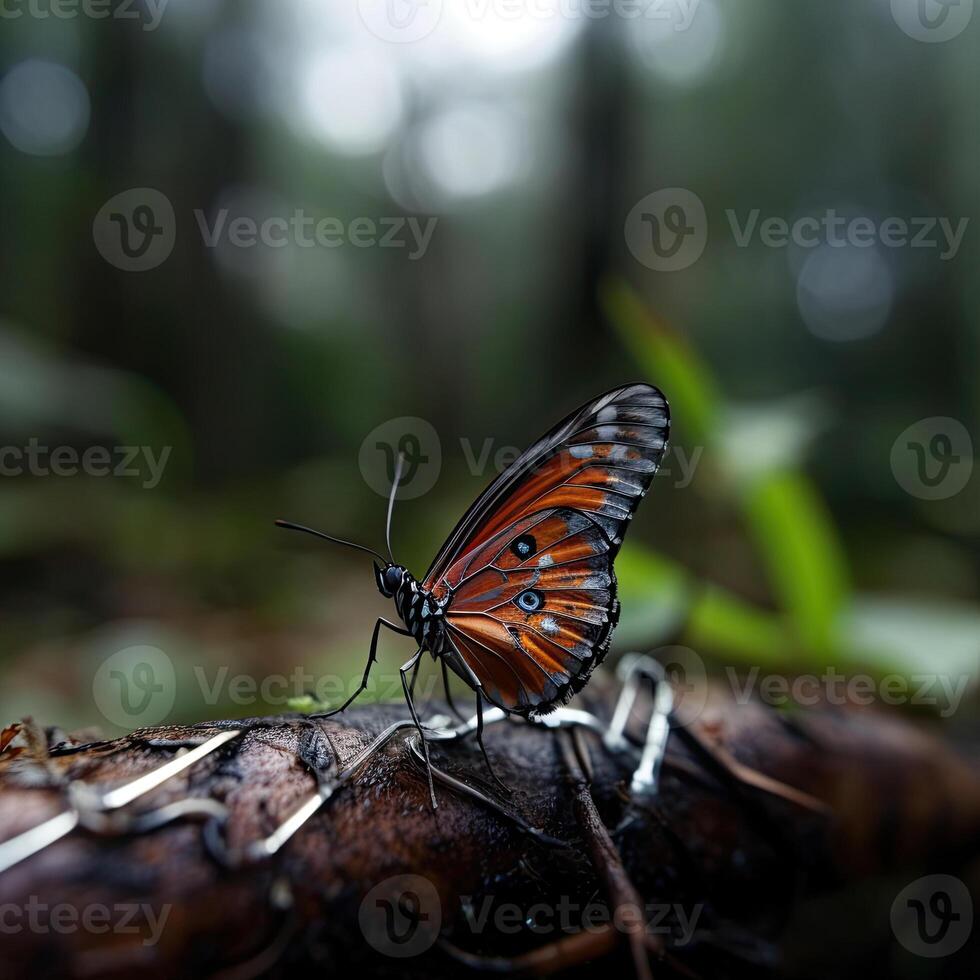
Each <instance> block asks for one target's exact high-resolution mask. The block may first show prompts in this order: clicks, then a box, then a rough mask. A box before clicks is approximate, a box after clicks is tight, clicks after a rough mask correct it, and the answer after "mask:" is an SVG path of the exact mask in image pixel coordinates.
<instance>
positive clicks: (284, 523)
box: [276, 521, 385, 565]
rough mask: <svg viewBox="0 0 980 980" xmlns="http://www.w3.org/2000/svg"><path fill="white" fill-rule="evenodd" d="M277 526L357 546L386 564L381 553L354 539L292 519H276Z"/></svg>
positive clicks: (352, 546)
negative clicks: (314, 528) (346, 539)
mask: <svg viewBox="0 0 980 980" xmlns="http://www.w3.org/2000/svg"><path fill="white" fill-rule="evenodd" d="M276 527H284V528H286V529H287V530H289V531H302V532H303V533H304V534H312V535H314V537H317V538H323V539H324V540H326V541H333V543H334V544H342V545H344V546H345V547H347V548H357V550H358V551H366V552H367V553H368V554H369V555H374V557H375V558H377V559H378V561H380V562H381V564H382V565H384V564H385V560H384V558H382V557H381V555H379V554H378V553H377V552H376V551H374V550H373V549H372V548H365V547H364V545H363V544H355V543H354V542H353V541H345V540H344V539H343V538H335V537H334V536H333V535H332V534H324V533H323V531H314V530H313V528H311V527H304V526H303V525H302V524H293V523H292V522H291V521H276Z"/></svg>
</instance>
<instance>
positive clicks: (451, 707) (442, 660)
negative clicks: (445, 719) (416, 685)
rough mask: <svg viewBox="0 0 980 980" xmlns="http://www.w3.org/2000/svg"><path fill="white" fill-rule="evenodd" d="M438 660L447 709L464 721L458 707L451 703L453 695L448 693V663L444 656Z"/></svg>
mask: <svg viewBox="0 0 980 980" xmlns="http://www.w3.org/2000/svg"><path fill="white" fill-rule="evenodd" d="M439 662H440V664H441V665H442V686H443V689H444V690H445V692H446V704H448V705H449V710H450V711H451V712H452V713H453V714H454V715H455V716H456V717H457V718H458V719H459V720H460V721H464V722H465V721H466V719H465V718H464V717H463V715H462V713H461V712H460V710H459V708H457V707H456V705H455V704H453V696H452V694H450V693H449V665H448V664H447V663H446V658H445V657H440V658H439Z"/></svg>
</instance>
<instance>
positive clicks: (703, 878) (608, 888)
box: [0, 679, 980, 980]
mask: <svg viewBox="0 0 980 980" xmlns="http://www.w3.org/2000/svg"><path fill="white" fill-rule="evenodd" d="M603 683H604V679H600V680H599V681H597V683H596V684H595V688H596V690H594V691H592V690H590V691H589V692H586V693H587V695H588V696H586V697H582V698H580V699H578V701H577V703H576V706H579V707H588V708H590V709H591V710H594V711H595V713H596V714H597V715H599V716H600V717H606V718H608V715H609V711H610V704H611V700H612V694H613V693H614V692H611V691H609V690H608V689H606V690H603ZM405 715H406V712H405V710H404V708H403V707H401V706H374V707H365V708H355V709H352V710H350V711H349V712H347V713H346V714H345V715H344V716H343V717H342V718H334V719H330V720H317V721H312V720H308V719H305V718H302V717H298V716H287V717H282V718H267V719H253V720H250V721H249V722H247V723H246V722H242V721H240V720H239V721H234V722H215V723H210V724H200V725H195V726H191V727H167V728H158V729H152V730H143V731H138V732H135V733H133V734H132V735H130V736H127V737H125V738H122V739H119V740H116V741H112V742H98V743H91V744H87V745H75V744H72V743H71V742H70V741H69V742H60V743H59V742H58V738H59V736H51V735H49V737H48V738H49V742H50V744H49V746H48V749H49V751H48V754H47V758H44V755H45V750H44V748H43V747H42V746H38V745H34V746H33V747H31V748H27V749H24V748H21V749H20V750H19V751H14V749H15V747H16V745H17V744H18V742H17V741H14V742H11V743H10V745H9V746H8V748H7V750H6V751H5V752H4V753H3V754H0V840H4V839H8V838H10V837H12V836H13V835H15V834H18V833H20V832H21V831H24V830H26V829H28V828H30V827H32V826H34V825H36V824H38V823H40V822H41V821H42V820H44V819H46V818H48V817H51V816H53V815H55V814H56V813H58V812H60V811H61V810H63V809H64V808H65V799H66V796H65V784H66V782H67V781H68V780H84V781H85V782H86V783H90V784H91V783H99V784H100V785H106V786H111V785H117V784H120V783H123V782H125V781H127V780H129V779H132V778H133V777H134V776H136V775H139V774H141V773H144V772H147V771H150V770H152V769H154V768H155V767H157V766H159V765H161V764H162V763H164V762H166V761H168V760H169V759H172V758H174V757H175V753H176V752H177V751H178V750H179V748H180V746H182V745H191V744H196V743H198V742H200V741H201V740H202V738H206V737H208V736H209V735H212V734H214V733H215V732H217V731H220V730H222V729H224V728H228V727H239V728H241V727H244V728H245V729H247V730H246V731H245V734H244V735H243V736H242V737H241V738H240V739H237V740H234V741H231V742H229V743H228V744H226V745H224V746H222V747H221V748H220V749H219V750H218V751H216V752H215V753H214V754H212V755H209V756H208V757H206V758H205V759H203V760H201V761H200V762H198V763H196V764H195V765H194V767H193V768H191V769H190V770H189V771H188V772H186V773H184V774H182V775H180V776H178V777H176V778H174V779H172V780H170V781H169V782H167V783H165V784H164V785H163V786H161V787H160V788H159V789H156V790H154V791H153V792H152V793H151V794H150V795H148V796H147V797H146V798H144V799H141V800H140V801H138V802H137V803H136V804H134V805H133V806H132V807H131V808H130V809H131V810H134V811H136V812H141V811H146V812H149V811H152V810H156V809H157V808H159V807H160V806H163V805H166V804H168V803H173V802H176V801H179V800H183V799H185V798H187V797H193V798H205V799H214V800H218V801H221V802H223V803H224V804H225V805H226V806H227V807H228V810H229V815H228V819H227V821H226V823H225V824H224V825H221V824H219V823H218V822H214V821H213V822H212V823H211V824H210V825H207V824H206V822H205V821H204V820H202V819H180V820H177V821H174V822H173V823H170V824H167V825H166V826H163V827H161V828H159V829H156V830H153V831H151V832H147V833H143V834H138V835H133V834H126V835H118V834H112V833H103V834H98V833H93V832H91V831H88V830H76V831H75V832H73V833H72V834H71V835H69V836H68V837H67V838H66V839H64V840H61V841H59V842H58V843H56V844H54V845H52V846H51V847H49V848H47V849H46V850H44V851H42V852H41V853H39V854H37V855H35V856H34V857H32V858H29V859H28V860H26V861H24V862H22V863H20V864H18V865H16V866H14V867H13V868H11V869H10V870H8V871H6V872H5V873H3V874H2V875H0V929H2V931H3V936H2V948H3V959H4V971H3V972H4V976H5V977H8V978H14V977H33V978H37V977H44V976H77V977H132V976H134V975H136V974H137V971H138V975H140V976H141V977H144V978H146V980H152V978H157V977H161V978H162V977H174V976H212V975H213V976H221V977H247V976H258V975H265V974H269V975H273V976H285V975H286V974H287V973H290V972H292V971H295V970H296V969H309V968H311V967H312V968H316V969H319V970H321V971H322V970H327V971H329V974H328V975H331V976H333V975H338V976H339V975H344V973H345V971H348V970H355V971H358V973H357V974H353V975H360V976H418V977H427V978H438V977H444V976H445V977H459V976H461V975H469V974H468V971H474V975H475V971H477V970H484V971H485V970H488V969H493V970H500V969H503V968H505V967H506V968H508V969H511V970H515V969H516V970H519V971H523V972H525V973H539V974H542V973H547V972H549V971H554V970H555V969H557V968H558V967H565V968H567V969H568V970H570V971H571V972H572V973H574V974H575V975H582V976H587V975H592V974H593V973H594V972H595V971H596V969H597V965H596V964H597V963H602V964H603V966H602V968H603V969H615V970H616V971H617V975H627V976H628V975H629V973H630V971H631V970H634V969H639V970H640V972H641V973H642V969H643V965H641V964H638V962H637V956H638V953H637V949H638V947H637V941H636V936H637V935H641V936H642V937H643V938H642V940H641V941H640V947H641V950H642V947H643V944H644V943H645V949H646V953H647V954H648V955H649V962H650V969H651V971H652V975H653V976H656V977H670V976H701V977H705V978H713V977H726V976H754V977H758V976H760V975H767V974H768V973H769V972H770V971H771V972H772V973H775V974H778V975H788V976H830V975H834V976H843V977H847V976H859V975H861V974H862V973H865V972H867V971H868V970H869V969H874V970H876V972H877V974H878V975H888V970H885V971H882V964H886V965H889V969H890V968H891V967H894V965H895V964H896V963H902V962H906V961H907V960H915V958H914V957H912V956H911V954H910V953H907V952H906V951H905V950H904V948H903V947H902V946H901V945H900V944H899V943H897V941H896V939H895V937H894V935H893V933H892V930H891V928H890V926H889V909H890V907H891V903H892V901H893V899H894V898H895V896H896V895H897V893H898V892H899V891H900V890H901V888H903V887H904V886H905V885H906V884H908V883H909V882H910V881H912V880H913V879H915V878H916V876H918V875H920V874H925V873H927V872H937V871H946V872H951V873H953V874H956V875H958V876H959V877H960V878H961V879H962V880H964V881H965V882H966V883H967V885H968V887H974V888H975V887H976V885H977V870H978V865H977V860H976V859H977V845H978V842H980V779H978V776H977V769H976V767H975V766H974V765H973V764H972V763H971V762H968V761H966V760H962V759H960V758H958V757H957V756H956V755H955V754H954V753H953V752H952V751H951V750H950V749H949V748H948V747H947V746H945V745H944V744H943V743H941V742H939V741H937V740H934V739H933V738H932V737H930V736H928V735H925V734H923V733H922V732H921V731H919V730H918V729H917V728H913V727H911V726H909V725H907V724H905V723H902V722H898V721H895V720H892V719H888V718H884V717H882V716H880V715H873V714H870V713H862V712H857V711H851V710H847V709H841V708H834V709H831V708H827V709H821V710H812V711H808V712H807V713H806V714H804V715H802V716H801V717H800V718H799V719H798V720H794V721H793V722H788V721H787V720H785V719H784V718H783V717H782V716H780V715H778V714H776V713H775V712H773V711H771V710H769V709H767V708H764V707H760V706H755V705H738V704H735V703H732V702H729V701H726V700H723V699H720V698H716V697H713V698H712V701H711V702H710V703H709V705H708V707H707V709H706V710H705V711H704V712H703V713H702V714H701V716H700V718H699V719H698V720H697V721H696V722H694V723H692V724H691V725H689V726H688V727H687V728H684V729H677V730H675V731H674V732H673V733H672V735H671V737H670V741H669V744H668V749H667V755H666V761H665V765H664V769H663V773H662V780H661V785H660V789H659V792H658V793H657V795H656V796H655V797H653V798H650V797H643V796H639V797H635V798H634V797H632V796H631V793H630V777H631V774H632V770H633V768H634V766H635V764H636V756H635V755H624V754H618V755H614V754H611V753H610V752H608V751H607V750H606V749H605V748H604V747H603V746H602V743H601V741H600V740H599V739H598V738H597V737H596V736H595V735H593V734H591V733H588V732H582V733H580V734H579V735H578V736H577V742H578V750H579V753H578V755H576V753H575V742H576V737H573V736H572V735H571V734H570V733H569V732H568V731H565V730H563V731H554V730H545V729H541V728H535V727H530V726H528V725H526V724H524V723H519V722H518V723H514V722H504V723H500V724H497V725H494V726H492V727H490V728H488V730H487V745H488V750H489V752H490V754H491V757H492V759H493V762H494V765H495V768H496V770H497V772H498V774H499V775H500V776H501V777H502V779H503V781H504V782H505V783H506V784H507V785H508V786H509V787H510V788H511V790H512V795H511V796H510V797H509V798H507V797H500V796H499V794H498V793H497V792H496V790H494V788H493V785H492V784H491V783H490V782H489V780H488V779H487V777H486V770H485V768H484V765H483V763H482V761H481V758H480V756H479V753H478V751H477V750H476V747H475V745H474V744H473V740H472V738H468V739H466V740H465V741H464V742H462V743H451V744H445V745H440V744H434V745H432V747H431V751H432V758H433V762H434V763H435V764H436V765H437V766H438V767H440V768H441V769H443V770H445V771H446V772H448V773H450V774H452V775H454V776H455V777H457V778H459V779H461V780H464V781H466V782H468V783H470V784H471V785H476V786H480V787H481V788H483V789H484V790H485V791H486V792H487V793H493V794H494V795H495V796H496V797H497V798H499V799H500V800H501V801H502V802H503V803H504V805H505V806H506V807H510V808H512V809H513V811H515V813H517V814H519V815H520V816H521V817H522V818H523V819H524V821H526V823H527V825H529V826H531V827H534V828H540V830H541V831H543V832H544V834H546V835H550V837H552V838H555V839H557V840H558V841H560V842H564V843H562V844H556V843H553V842H549V841H548V840H547V839H546V838H545V837H544V836H542V835H535V834H533V833H529V832H528V831H527V830H525V829H522V828H521V826H519V823H518V822H517V821H516V820H514V819H511V818H510V817H508V816H506V815H503V814H501V813H500V812H497V811H496V810H494V809H492V808H491V807H488V806H487V805H486V804H485V803H482V802H480V801H478V800H476V799H473V798H471V797H469V796H466V795H464V794H462V793H460V792H458V791H457V790H453V789H451V788H449V787H447V786H446V785H444V784H441V783H437V784H436V792H437V795H438V799H439V804H440V805H439V809H438V810H437V811H435V812H433V811H432V810H431V809H430V807H429V806H428V803H427V789H426V783H425V779H424V774H423V772H422V770H421V769H420V767H419V765H418V764H417V762H416V761H415V759H414V758H413V756H412V754H411V752H410V751H409V750H408V748H407V746H406V744H405V740H404V738H403V737H396V738H395V739H394V740H393V741H392V742H391V743H390V744H389V745H388V746H387V747H386V748H385V749H384V750H382V751H380V752H379V753H378V754H377V755H376V756H374V757H373V758H372V759H371V761H370V762H368V763H367V764H366V765H365V766H364V768H363V769H362V770H361V771H360V773H359V775H358V776H357V777H356V778H354V779H353V780H351V781H350V782H349V783H347V784H346V785H344V786H342V787H340V788H339V789H338V790H337V791H336V793H335V794H334V795H333V796H332V798H330V799H329V800H328V801H327V802H326V803H325V804H324V806H323V807H322V809H321V810H320V811H319V812H318V813H317V814H316V815H315V816H313V817H312V818H311V819H310V821H309V822H308V823H307V824H306V825H305V826H303V828H302V829H301V830H299V831H298V833H297V834H296V836H295V837H294V838H293V839H291V840H290V841H289V843H288V844H286V845H285V847H283V849H282V850H281V851H280V852H279V853H277V854H275V855H274V856H272V857H271V858H268V859H266V860H242V858H241V855H242V852H243V850H244V849H245V848H246V847H247V846H248V844H249V843H250V842H253V841H255V840H257V839H259V838H262V837H264V836H266V835H268V834H270V833H271V832H272V831H274V830H275V829H276V828H277V827H278V826H279V825H281V824H282V822H283V821H284V820H286V818H287V817H288V816H289V815H290V814H291V813H292V812H293V811H294V810H295V809H296V808H297V807H298V806H300V805H301V804H302V803H303V801H304V800H307V799H308V798H309V797H310V796H311V794H312V793H314V792H315V791H316V787H317V781H318V779H320V780H328V781H329V779H330V778H331V776H332V774H335V773H336V771H337V767H338V765H341V766H342V765H343V762H344V760H347V759H350V758H351V757H352V756H353V755H354V754H355V753H356V752H357V751H359V750H360V749H361V748H363V747H364V746H365V745H366V744H367V743H368V742H369V741H370V739H371V738H372V737H373V736H374V735H376V734H377V733H378V732H380V731H381V730H382V729H383V728H384V727H385V726H386V725H387V724H389V723H391V722H392V721H394V720H396V719H401V718H404V717H405ZM705 746H710V747H712V751H710V752H709V751H705V750H704V748H703V747H705ZM583 750H584V751H583ZM577 759H581V760H582V762H584V765H585V768H584V769H583V767H582V764H580V763H577V762H576V760H577ZM735 760H737V761H735ZM589 766H591V769H592V772H591V786H589V785H588V783H587V780H586V778H585V777H586V774H587V770H588V767H589ZM739 766H745V767H751V770H753V771H755V772H757V773H759V774H764V777H766V778H768V779H771V780H773V781H775V782H773V784H772V785H771V786H768V785H767V784H766V783H765V781H764V779H762V778H761V777H757V776H755V775H753V774H752V773H751V772H743V771H742V770H741V769H740V768H739ZM733 767H734V768H733ZM741 776H744V777H746V778H747V779H748V782H746V781H745V780H744V779H742V778H739V777H741ZM779 784H786V786H787V787H795V788H796V789H797V790H799V791H801V795H799V796H798V797H794V795H793V793H792V792H790V791H789V790H787V789H783V788H781V786H780V785H779ZM802 794H808V796H809V797H813V798H816V799H817V800H819V801H822V803H823V804H825V805H826V808H827V809H826V810H824V809H823V808H822V807H820V806H818V805H815V804H813V803H812V802H811V803H809V804H808V802H807V797H806V796H803V795H802ZM593 803H594V806H593V805H592V804H593ZM597 818H598V819H597ZM229 862H230V863H229ZM406 875H409V876H413V877H411V878H407V879H406V878H403V877H401V876H406ZM392 879H394V880H393V881H392ZM631 889H632V890H631ZM624 896H625V897H624ZM631 896H632V897H631ZM631 901H634V902H638V903H639V904H641V905H642V910H641V914H642V916H643V920H644V921H645V922H646V923H647V927H646V929H645V931H643V932H642V933H634V934H633V938H632V940H631V939H630V937H629V936H628V935H627V933H628V932H629V927H630V924H631V921H632V920H631V919H630V917H629V915H627V914H626V913H627V912H628V911H629V910H628V909H627V908H626V906H627V905H629V904H630V902H631ZM55 907H64V908H67V909H68V911H67V912H66V911H62V912H60V913H56V912H55V911H54V910H55ZM617 908H618V909H619V912H618V913H617V914H618V915H619V919H618V920H617V924H618V928H617V927H616V926H613V927H610V926H609V925H608V924H607V921H608V920H609V919H610V918H611V917H612V915H613V913H615V912H616V910H617ZM31 909H33V910H34V912H33V913H31V911H30V910H31ZM102 909H106V910H108V922H106V921H105V919H104V917H102V916H101V910H102ZM93 910H95V911H93ZM120 910H121V911H120ZM86 914H88V916H89V921H87V922H86V921H85V915H86ZM32 915H33V918H32ZM57 915H60V916H62V922H61V926H60V927H58V925H57V924H56V922H55V921H54V920H55V917H56V916H57ZM583 916H585V917H587V919H588V922H587V924H588V925H589V928H588V929H586V930H584V931H577V930H578V928H579V927H580V926H581V925H582V919H583ZM124 918H125V922H122V920H123V919H124ZM72 923H74V926H73V925H72ZM102 926H107V928H102ZM668 927H669V929H670V931H669V932H665V931H664V930H665V929H667V928H668ZM561 940H564V942H561ZM403 954H411V955H403ZM976 956H977V946H976V942H975V940H974V941H971V942H970V943H967V945H966V946H965V947H964V948H963V949H962V950H960V951H959V952H958V953H956V954H955V955H954V956H951V957H948V958H947V959H946V960H945V961H944V962H943V964H942V970H943V971H944V972H941V973H930V974H928V975H930V976H940V975H941V976H975V975H976V974H975V972H974V971H975V966H976V959H975V958H976ZM631 957H632V959H631ZM925 962H926V961H925V960H919V961H918V964H919V965H920V966H921V964H922V963H925ZM294 975H295V974H294ZM896 975H909V976H912V975H926V974H919V973H901V972H900V973H898V974H896Z"/></svg>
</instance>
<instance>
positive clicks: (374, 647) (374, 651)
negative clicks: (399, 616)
mask: <svg viewBox="0 0 980 980" xmlns="http://www.w3.org/2000/svg"><path fill="white" fill-rule="evenodd" d="M382 626H387V627H388V629H390V630H391V631H392V632H394V633H399V634H401V635H402V636H411V635H412V634H411V633H409V631H408V630H405V629H402V628H401V627H400V626H396V625H395V624H394V623H389V622H388V620H387V619H383V618H381V617H379V618H378V621H377V622H376V623H375V624H374V633H372V634H371V651H370V653H368V661H367V664H366V665H365V667H364V676H363V677H362V678H361V684H360V687H358V689H357V690H356V691H355V692H354V693H353V694H352V695H351V696H350V697H349V698H348V699H347V700H346V701H345V702H344V703H343V704H342V705H341V706H340V707H339V708H332V709H331V710H330V711H324V712H320V713H318V714H315V715H310V717H311V718H330V717H331V716H332V715H336V714H339V713H340V712H341V711H346V710H347V709H348V708H349V707H350V705H351V704H352V703H353V702H354V701H355V700H356V699H357V698H358V697H359V696H360V694H361V693H362V692H363V691H364V689H365V688H366V687H367V683H368V675H369V674H370V673H371V668H372V667H373V666H374V664H375V661H376V660H377V659H378V634H379V633H380V632H381V627H382Z"/></svg>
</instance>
